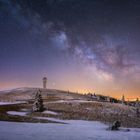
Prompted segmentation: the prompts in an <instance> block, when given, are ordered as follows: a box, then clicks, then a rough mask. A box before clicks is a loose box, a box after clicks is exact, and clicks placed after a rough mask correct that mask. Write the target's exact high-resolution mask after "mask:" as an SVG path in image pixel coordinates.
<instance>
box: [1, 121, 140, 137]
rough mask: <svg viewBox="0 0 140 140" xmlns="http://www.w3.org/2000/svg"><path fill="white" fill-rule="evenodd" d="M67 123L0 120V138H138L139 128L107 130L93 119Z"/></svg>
mask: <svg viewBox="0 0 140 140" xmlns="http://www.w3.org/2000/svg"><path fill="white" fill-rule="evenodd" d="M66 122H68V124H55V123H17V122H2V121H1V122H0V140H19V139H20V140H46V139H47V140H140V129H130V131H129V132H123V131H108V130H106V128H108V126H107V125H105V124H102V123H100V122H95V121H92V122H91V121H81V120H70V121H68V120H67V121H66Z"/></svg>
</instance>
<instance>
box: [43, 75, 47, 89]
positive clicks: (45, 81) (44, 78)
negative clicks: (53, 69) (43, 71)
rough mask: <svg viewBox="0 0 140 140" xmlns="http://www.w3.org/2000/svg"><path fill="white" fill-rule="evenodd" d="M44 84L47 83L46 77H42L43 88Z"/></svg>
mask: <svg viewBox="0 0 140 140" xmlns="http://www.w3.org/2000/svg"><path fill="white" fill-rule="evenodd" d="M46 84H47V78H46V77H43V88H46Z"/></svg>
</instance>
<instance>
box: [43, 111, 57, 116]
mask: <svg viewBox="0 0 140 140" xmlns="http://www.w3.org/2000/svg"><path fill="white" fill-rule="evenodd" d="M43 114H51V115H58V113H57V112H54V111H49V110H46V111H43Z"/></svg>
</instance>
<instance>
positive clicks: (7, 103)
mask: <svg viewBox="0 0 140 140" xmlns="http://www.w3.org/2000/svg"><path fill="white" fill-rule="evenodd" d="M22 103H26V102H25V101H16V102H0V105H14V104H22Z"/></svg>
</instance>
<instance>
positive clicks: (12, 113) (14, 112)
mask: <svg viewBox="0 0 140 140" xmlns="http://www.w3.org/2000/svg"><path fill="white" fill-rule="evenodd" d="M7 114H10V115H18V116H26V114H27V113H26V112H19V111H7Z"/></svg>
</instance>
